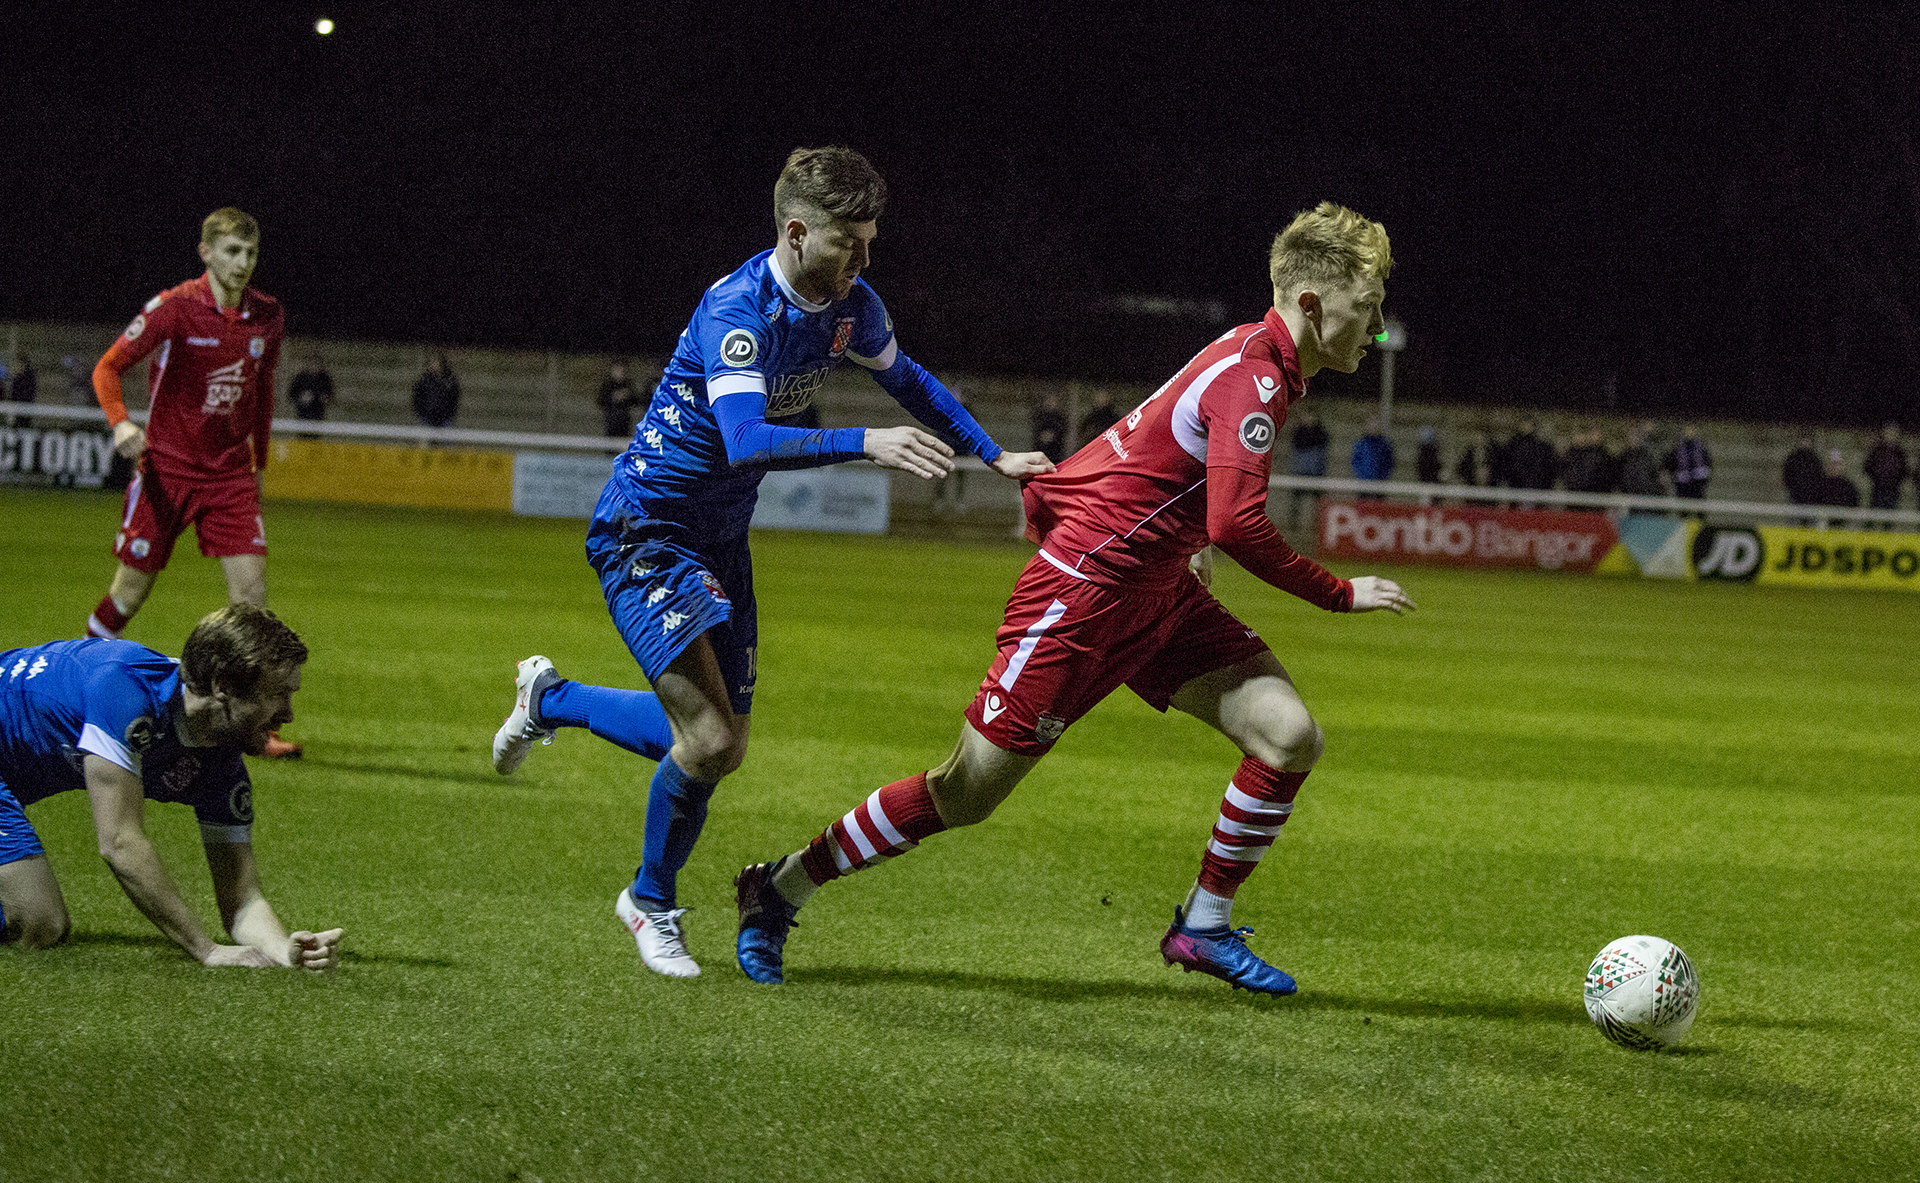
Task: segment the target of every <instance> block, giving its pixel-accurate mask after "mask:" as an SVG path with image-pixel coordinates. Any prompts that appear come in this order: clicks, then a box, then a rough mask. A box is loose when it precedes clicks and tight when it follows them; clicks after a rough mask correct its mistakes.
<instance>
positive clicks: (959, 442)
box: [847, 340, 1053, 480]
mask: <svg viewBox="0 0 1920 1183" xmlns="http://www.w3.org/2000/svg"><path fill="white" fill-rule="evenodd" d="M847 357H848V359H849V360H851V361H853V362H854V363H855V364H857V365H861V366H864V367H866V368H867V370H868V371H869V372H871V373H872V374H873V380H874V381H875V382H878V383H879V384H880V388H881V389H882V390H885V391H886V392H887V393H888V394H889V395H892V396H893V401H894V402H897V403H899V404H900V406H901V407H902V408H904V409H905V410H906V412H907V413H908V414H909V415H912V416H913V417H914V418H915V419H918V420H919V421H920V422H922V423H924V424H926V425H927V426H928V427H930V428H932V429H933V432H934V434H935V435H937V436H939V437H940V438H941V440H942V441H944V442H946V443H948V444H949V445H953V446H957V447H960V448H963V449H965V450H966V451H969V452H971V453H973V454H974V455H975V456H978V457H980V459H982V460H984V461H986V462H987V466H988V467H990V468H992V469H993V470H994V471H995V472H997V473H1000V474H1001V475H1002V476H1008V477H1012V478H1014V479H1016V480H1017V479H1019V478H1021V477H1026V476H1038V475H1040V474H1041V473H1043V472H1052V471H1053V461H1051V460H1049V459H1047V455H1046V453H1045V452H1009V451H1007V450H1006V449H1004V448H1002V447H1001V446H1000V445H999V444H997V443H995V442H994V441H993V437H992V436H990V435H988V434H987V429H986V428H984V427H982V426H980V422H979V420H977V419H975V418H974V417H973V414H972V412H970V411H968V410H967V409H966V408H965V407H963V406H961V405H960V400H959V399H957V398H955V397H953V393H952V392H951V391H949V390H948V389H947V388H946V387H945V386H944V385H942V384H941V382H940V379H938V378H936V377H934V376H933V375H932V374H929V373H928V372H927V371H926V369H925V368H924V367H922V366H921V365H920V364H919V363H918V362H916V361H914V360H913V359H912V358H910V357H908V356H907V355H906V354H905V353H903V352H901V350H900V346H899V344H898V343H897V342H895V341H893V340H888V342H887V346H886V348H885V349H883V350H882V351H881V352H880V356H878V357H862V356H860V355H859V354H855V353H849V354H848V355H847Z"/></svg>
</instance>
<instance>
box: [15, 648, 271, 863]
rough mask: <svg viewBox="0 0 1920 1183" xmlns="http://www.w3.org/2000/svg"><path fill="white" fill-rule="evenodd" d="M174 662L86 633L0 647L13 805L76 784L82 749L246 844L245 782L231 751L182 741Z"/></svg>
mask: <svg viewBox="0 0 1920 1183" xmlns="http://www.w3.org/2000/svg"><path fill="white" fill-rule="evenodd" d="M182 710H183V705H182V698H181V693H180V665H179V663H178V662H176V661H175V660H174V659H173V658H171V657H168V656H167V655H165V654H164V653H157V652H155V651H154V650H152V649H149V648H147V647H146V646H144V645H137V644H135V643H133V642H132V641H107V640H101V639H98V638H88V639H86V640H79V641H54V642H52V643H50V644H46V645H35V646H32V647H31V648H26V649H8V650H6V651H5V652H0V783H4V784H5V785H6V787H7V789H8V791H10V792H11V793H13V795H14V796H15V797H16V798H18V799H19V801H20V803H21V804H22V805H31V804H32V803H34V802H35V801H39V800H41V799H43V798H46V797H50V796H52V795H53V794H55V793H63V792H66V791H68V790H69V789H84V788H85V787H86V777H85V776H84V774H83V773H82V771H81V762H82V761H83V759H84V758H85V757H86V756H88V755H94V756H99V757H101V758H102V759H104V760H108V761H111V762H112V763H114V764H118V765H119V766H120V767H122V768H124V769H126V770H127V771H129V772H131V773H133V774H134V775H136V776H138V777H139V778H140V781H141V785H142V788H143V790H144V792H145V795H146V796H147V797H148V799H150V800H154V801H172V802H180V803H184V804H187V805H191V806H193V810H194V813H195V814H196V815H197V816H198V817H199V819H200V824H201V825H202V826H203V827H218V828H220V829H221V830H222V831H224V832H223V834H222V836H223V837H225V838H226V839H227V840H228V841H246V840H247V832H246V827H247V826H248V825H250V824H251V823H252V821H253V786H252V782H251V781H250V780H249V779H248V776H247V769H246V762H245V761H244V760H242V759H241V756H240V750H239V749H238V748H234V747H211V748H195V747H188V746H187V745H186V743H185V737H184V736H183V735H182V734H181V712H182Z"/></svg>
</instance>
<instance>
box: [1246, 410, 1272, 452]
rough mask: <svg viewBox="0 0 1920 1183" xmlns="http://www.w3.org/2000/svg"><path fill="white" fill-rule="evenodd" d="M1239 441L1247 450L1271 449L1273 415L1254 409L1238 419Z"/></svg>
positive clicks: (1262, 450)
mask: <svg viewBox="0 0 1920 1183" xmlns="http://www.w3.org/2000/svg"><path fill="white" fill-rule="evenodd" d="M1240 442H1241V443H1242V444H1244V445H1245V446H1246V449H1247V451H1249V452H1254V453H1265V452H1270V451H1272V450H1273V416H1272V415H1269V414H1267V413H1266V412H1265V411H1255V412H1254V413H1253V414H1251V415H1248V416H1247V417H1246V418H1245V419H1242V420H1240Z"/></svg>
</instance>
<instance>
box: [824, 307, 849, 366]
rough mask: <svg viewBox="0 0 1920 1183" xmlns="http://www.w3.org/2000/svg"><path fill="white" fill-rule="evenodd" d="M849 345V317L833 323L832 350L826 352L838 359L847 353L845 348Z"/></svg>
mask: <svg viewBox="0 0 1920 1183" xmlns="http://www.w3.org/2000/svg"><path fill="white" fill-rule="evenodd" d="M851 344H853V318H852V317H851V316H843V317H841V318H840V319H839V320H837V321H834V322H833V348H832V349H830V350H828V352H829V353H831V354H832V355H833V356H835V357H839V356H840V355H841V354H843V353H845V352H846V351H847V346H849V345H851Z"/></svg>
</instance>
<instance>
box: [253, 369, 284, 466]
mask: <svg viewBox="0 0 1920 1183" xmlns="http://www.w3.org/2000/svg"><path fill="white" fill-rule="evenodd" d="M280 343H281V337H280V336H279V335H278V334H275V336H274V338H273V343H272V344H270V345H268V346H267V352H266V356H265V357H263V358H261V359H260V372H259V382H260V385H259V387H258V389H256V390H255V391H254V402H253V472H254V478H255V479H256V480H257V479H259V475H260V474H261V473H263V472H265V471H266V470H267V456H268V455H269V453H270V449H269V448H268V447H267V445H268V444H269V443H271V442H272V440H273V378H274V371H275V370H277V369H279V368H280Z"/></svg>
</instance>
